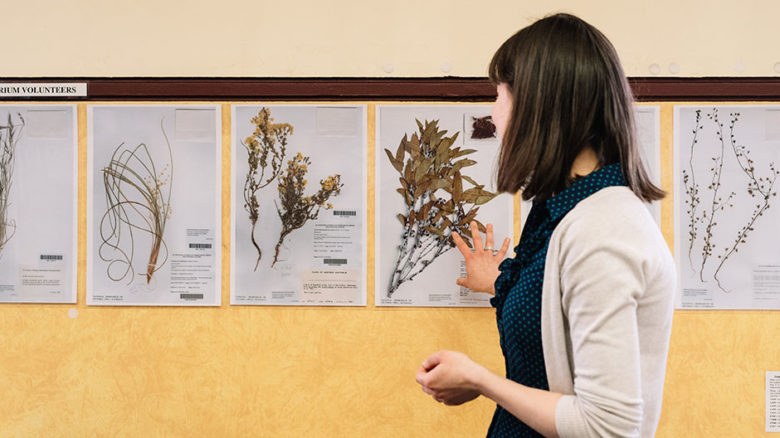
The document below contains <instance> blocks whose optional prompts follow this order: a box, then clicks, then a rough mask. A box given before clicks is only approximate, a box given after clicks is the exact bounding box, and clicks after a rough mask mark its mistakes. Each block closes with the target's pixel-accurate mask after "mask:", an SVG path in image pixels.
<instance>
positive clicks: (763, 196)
mask: <svg viewBox="0 0 780 438" xmlns="http://www.w3.org/2000/svg"><path fill="white" fill-rule="evenodd" d="M715 111H717V109H716V110H715ZM740 115H741V114H740V113H738V112H734V113H731V114H730V117H731V121H730V123H729V145H730V146H731V151H732V152H733V153H734V158H735V159H736V161H737V164H738V165H739V168H740V169H741V170H742V173H743V174H744V175H745V179H746V183H747V187H746V191H747V193H748V195H750V197H751V198H752V199H753V200H755V201H756V202H757V203H756V205H755V206H754V207H753V210H752V211H751V214H750V218H749V219H748V221H747V223H746V224H745V225H743V226H742V227H740V229H739V231H737V233H736V235H737V237H736V239H735V240H734V242H733V243H732V244H731V246H730V247H725V248H724V249H723V251H722V254H720V255H718V259H719V260H720V262H719V263H718V266H717V267H716V268H715V272H714V274H713V278H714V279H715V281H716V282H717V283H718V287H719V288H720V289H721V290H723V291H724V292H728V291H727V290H726V289H725V288H724V287H723V285H722V284H721V282H720V279H719V278H718V274H719V273H720V271H721V269H722V268H723V265H724V264H725V263H726V261H727V260H728V259H729V257H731V256H732V255H733V254H735V253H737V252H738V251H739V246H740V245H741V244H743V243H747V238H748V235H749V234H750V233H751V232H752V231H754V230H755V228H754V226H755V224H756V221H758V218H759V217H761V216H763V215H764V212H765V211H766V210H767V209H768V208H769V202H770V200H771V199H772V198H774V197H776V196H777V191H776V190H774V187H775V181H776V180H777V175H778V174H780V171H778V170H777V169H776V168H775V163H774V162H770V163H769V164H768V166H767V167H768V168H769V172H768V173H769V176H758V175H756V166H755V165H756V163H755V162H754V161H753V159H752V158H750V149H749V148H748V147H747V146H746V145H743V144H738V142H737V138H736V135H735V129H736V125H737V122H738V121H739V117H740ZM721 127H722V125H721ZM719 134H720V137H721V138H720V139H721V141H723V135H722V131H719Z"/></svg>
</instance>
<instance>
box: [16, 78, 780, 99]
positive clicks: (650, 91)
mask: <svg viewBox="0 0 780 438" xmlns="http://www.w3.org/2000/svg"><path fill="white" fill-rule="evenodd" d="M0 82H86V83H87V92H88V96H87V97H86V98H83V97H82V98H68V99H64V100H75V101H95V100H111V101H118V100H128V101H133V100H136V101H137V100H222V101H224V100H228V101H242V100H260V99H269V100H270V99H273V100H293V101H294V100H415V101H433V100H437V101H442V100H443V101H489V100H492V99H493V98H494V97H495V88H494V87H493V86H492V85H491V84H490V82H489V81H488V80H487V79H486V78H457V77H447V78H164V77H150V78H94V77H81V78H79V77H71V78H63V77H57V78H52V77H49V78H19V77H16V78H0ZM629 82H630V83H631V87H632V89H633V91H634V95H635V98H636V99H637V100H639V101H756V100H758V101H780V77H751V78H744V77H739V78H730V77H718V78H715V77H713V78H666V77H665V78H657V77H637V78H629ZM13 100H21V101H23V100H52V98H16V99H13Z"/></svg>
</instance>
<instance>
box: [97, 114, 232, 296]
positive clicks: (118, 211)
mask: <svg viewBox="0 0 780 438" xmlns="http://www.w3.org/2000/svg"><path fill="white" fill-rule="evenodd" d="M87 111H88V113H87V115H88V126H89V133H88V160H89V170H88V172H89V174H88V187H89V188H88V191H89V192H88V207H87V209H88V212H87V221H88V223H87V236H88V237H87V239H88V242H87V251H88V255H87V303H88V304H97V305H178V306H198V305H201V306H203V305H219V304H220V293H219V291H220V283H221V280H220V276H221V268H220V261H221V254H222V252H221V238H220V232H221V223H222V214H221V213H222V212H221V196H222V191H221V173H222V153H221V152H222V151H221V143H222V137H221V127H222V126H221V122H220V119H221V112H220V109H219V107H218V106H216V105H179V106H168V105H121V106H120V105H111V106H108V105H90V106H89V107H88V109H87Z"/></svg>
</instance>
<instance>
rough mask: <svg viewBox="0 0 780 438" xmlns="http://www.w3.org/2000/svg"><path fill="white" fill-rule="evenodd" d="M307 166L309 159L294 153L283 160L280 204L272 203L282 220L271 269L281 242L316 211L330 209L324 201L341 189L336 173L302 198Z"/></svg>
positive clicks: (330, 206) (306, 182) (315, 216)
mask: <svg viewBox="0 0 780 438" xmlns="http://www.w3.org/2000/svg"><path fill="white" fill-rule="evenodd" d="M310 164H311V160H310V159H309V157H305V156H303V155H302V154H301V153H300V152H298V153H297V154H296V155H295V156H294V157H293V158H292V159H291V160H288V161H287V169H285V171H284V172H283V173H282V175H281V176H280V177H279V185H278V190H279V201H280V202H279V203H278V204H276V212H277V213H278V214H279V219H281V221H282V232H281V233H280V234H279V241H278V242H277V243H276V252H275V254H274V261H273V263H271V267H274V265H276V262H277V261H278V259H279V248H280V247H281V246H282V243H283V242H284V239H285V238H286V237H287V236H288V235H289V234H290V233H292V232H293V231H295V230H297V229H299V228H301V227H303V226H304V225H305V224H306V222H308V221H310V220H315V219H317V215H319V212H320V209H322V208H325V209H326V210H330V209H332V208H333V205H332V204H330V203H328V200H329V199H330V198H331V197H333V196H336V195H338V194H339V193H340V192H341V188H342V187H343V186H344V184H342V182H341V176H340V175H339V174H335V175H330V176H328V177H327V178H325V179H323V180H320V189H319V190H318V191H317V193H315V194H313V195H311V196H304V190H305V189H306V185H307V184H308V181H307V180H306V173H307V172H308V170H309V165H310ZM274 202H275V201H274Z"/></svg>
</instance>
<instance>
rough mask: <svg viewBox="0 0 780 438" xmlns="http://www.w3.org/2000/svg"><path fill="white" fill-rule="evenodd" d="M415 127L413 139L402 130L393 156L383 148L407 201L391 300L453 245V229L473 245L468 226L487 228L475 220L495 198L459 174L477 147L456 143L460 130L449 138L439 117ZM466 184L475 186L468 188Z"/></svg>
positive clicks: (389, 293)
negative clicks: (416, 129)
mask: <svg viewBox="0 0 780 438" xmlns="http://www.w3.org/2000/svg"><path fill="white" fill-rule="evenodd" d="M417 127H418V132H415V133H414V134H412V137H411V138H409V137H408V135H407V134H404V137H403V139H402V140H401V143H400V144H399V145H398V148H396V151H395V154H393V153H392V152H391V151H390V150H389V149H385V153H386V154H387V158H388V160H389V161H390V164H391V165H392V166H393V169H395V170H396V172H398V174H399V176H400V177H399V178H398V182H399V183H400V185H401V187H399V188H398V189H397V190H396V191H397V192H398V194H400V195H401V197H402V198H403V200H404V212H403V213H399V214H398V215H397V218H398V221H399V222H401V225H403V231H402V234H401V244H400V245H399V246H398V258H397V259H396V262H395V265H394V267H393V272H392V275H391V277H390V284H389V285H388V288H387V297H388V298H390V297H392V294H393V292H395V291H396V290H397V289H398V287H399V286H401V284H403V283H405V282H407V281H411V280H413V279H414V278H415V277H416V276H417V275H419V274H420V273H421V272H423V271H424V270H425V268H427V267H428V266H429V265H430V264H431V263H432V262H433V261H434V260H435V259H436V258H437V257H439V256H440V255H442V254H444V253H445V252H447V251H449V250H450V249H451V248H453V247H454V246H455V242H454V241H453V240H452V233H453V232H457V233H458V234H460V236H461V237H462V238H463V240H464V241H466V244H467V245H469V246H471V239H470V238H469V236H470V235H471V233H470V232H469V224H470V223H471V222H472V221H475V222H476V223H477V226H478V228H479V230H480V231H482V232H484V231H485V227H484V225H482V223H480V222H479V221H478V220H477V219H476V217H477V213H478V212H479V206H480V205H483V204H485V203H487V202H489V201H490V200H492V199H493V198H494V197H495V196H496V193H492V192H489V191H487V190H485V188H484V187H485V186H484V185H483V184H479V183H477V182H476V181H475V180H474V179H472V178H470V177H468V176H466V175H464V174H463V173H462V172H461V171H462V170H463V169H464V168H466V167H469V166H473V165H474V164H476V161H474V160H471V159H469V158H466V156H468V155H470V154H472V153H474V152H476V150H474V149H461V148H460V147H456V146H455V141H456V140H457V138H458V132H456V133H455V134H454V135H452V136H450V137H447V136H446V134H447V131H446V130H441V129H439V126H438V120H433V121H428V120H426V121H425V123H424V124H423V123H421V122H420V121H419V120H417ZM466 184H470V185H471V187H469V188H464V185H466Z"/></svg>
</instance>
